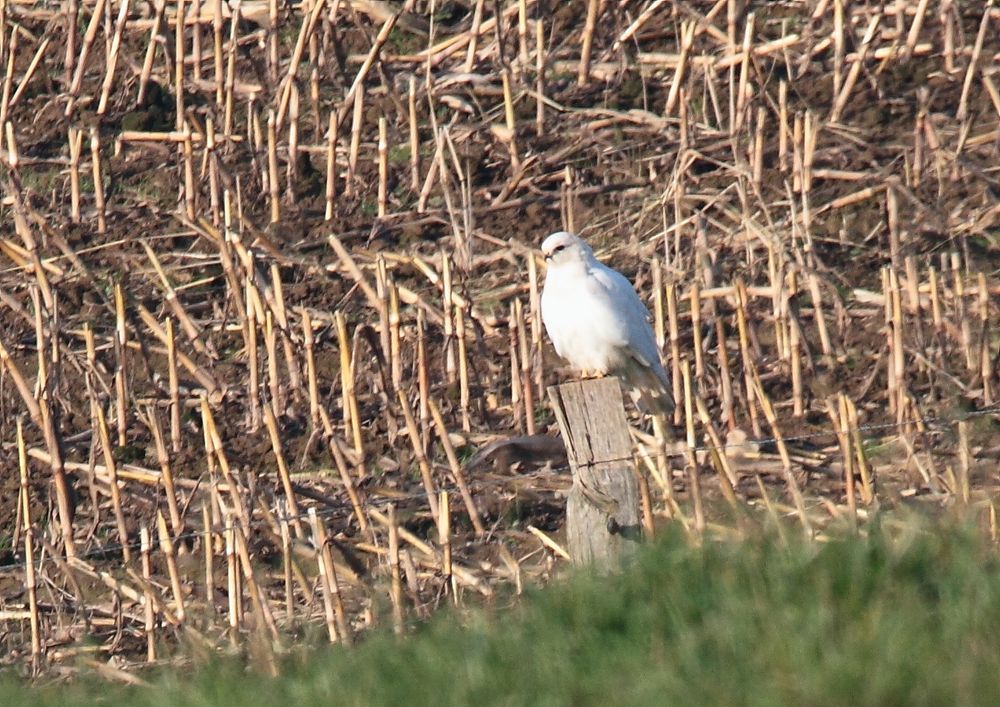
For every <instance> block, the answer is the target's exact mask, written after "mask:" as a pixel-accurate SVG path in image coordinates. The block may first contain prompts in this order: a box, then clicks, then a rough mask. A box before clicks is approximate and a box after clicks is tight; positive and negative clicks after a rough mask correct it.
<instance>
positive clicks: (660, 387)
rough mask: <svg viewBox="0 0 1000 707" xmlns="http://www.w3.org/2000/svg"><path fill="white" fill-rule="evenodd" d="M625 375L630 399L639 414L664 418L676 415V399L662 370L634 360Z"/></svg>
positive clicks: (630, 362)
mask: <svg viewBox="0 0 1000 707" xmlns="http://www.w3.org/2000/svg"><path fill="white" fill-rule="evenodd" d="M625 373H626V375H625V376H624V378H625V384H626V386H627V387H628V394H629V397H630V398H632V402H634V403H635V406H636V407H637V408H638V409H639V412H641V413H644V414H646V415H661V416H663V417H664V418H666V417H669V416H671V415H673V414H674V397H673V396H672V395H671V394H670V388H669V387H668V385H667V381H666V377H667V376H666V372H664V371H663V369H662V368H660V370H659V371H657V370H654V369H653V368H651V367H650V366H648V365H645V364H643V363H642V362H640V361H636V360H634V359H632V360H630V361H629V365H628V370H627V371H626V372H625ZM661 374H662V375H661Z"/></svg>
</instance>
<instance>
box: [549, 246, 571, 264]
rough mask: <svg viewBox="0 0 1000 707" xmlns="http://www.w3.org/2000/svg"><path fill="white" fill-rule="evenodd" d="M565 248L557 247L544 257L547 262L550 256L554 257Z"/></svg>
mask: <svg viewBox="0 0 1000 707" xmlns="http://www.w3.org/2000/svg"><path fill="white" fill-rule="evenodd" d="M565 248H566V246H565V245H557V246H556V247H555V248H553V249H552V252H550V253H549V254H548V255H546V256H545V259H546V260H548V259H549V258H551V257H552V256H554V255H555V254H556V253H558V252H559V251H560V250H564V249H565Z"/></svg>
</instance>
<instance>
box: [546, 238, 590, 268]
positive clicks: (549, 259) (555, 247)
mask: <svg viewBox="0 0 1000 707" xmlns="http://www.w3.org/2000/svg"><path fill="white" fill-rule="evenodd" d="M542 255H544V256H545V262H546V263H548V266H549V267H550V268H551V267H556V266H560V265H568V264H570V263H583V262H586V261H587V260H589V259H590V258H593V256H594V251H592V250H591V249H590V246H589V245H587V244H586V243H584V241H583V240H582V239H581V238H580V237H579V236H576V235H574V234H572V233H567V232H566V231H559V232H557V233H553V234H552V235H551V236H549V237H547V238H546V239H545V240H544V241H542Z"/></svg>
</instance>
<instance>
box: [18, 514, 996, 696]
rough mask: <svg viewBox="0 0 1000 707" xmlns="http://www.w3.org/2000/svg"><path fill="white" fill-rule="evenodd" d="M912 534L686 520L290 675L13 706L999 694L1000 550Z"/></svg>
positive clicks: (77, 691)
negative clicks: (752, 530)
mask: <svg viewBox="0 0 1000 707" xmlns="http://www.w3.org/2000/svg"><path fill="white" fill-rule="evenodd" d="M895 536H896V537H894V538H892V539H890V538H888V537H887V535H886V534H884V533H881V532H879V531H878V530H877V529H876V530H873V531H872V537H871V538H868V539H861V540H854V539H850V538H846V539H837V540H832V541H828V542H823V543H820V542H816V543H809V544H807V543H797V544H793V545H792V546H791V547H784V546H782V545H781V544H780V543H778V542H777V541H776V540H775V539H774V538H773V537H768V538H757V539H754V540H749V541H745V542H738V543H736V542H733V543H713V542H707V543H706V544H705V546H704V547H703V548H700V549H699V548H695V547H692V546H690V545H689V544H688V543H687V542H686V541H684V540H683V539H682V538H680V537H679V536H678V535H676V534H669V535H668V536H666V537H664V538H663V539H661V540H660V541H659V542H658V543H657V544H656V545H655V546H654V547H652V548H649V549H648V550H646V551H645V552H644V553H643V554H642V556H641V557H640V558H639V559H638V560H637V561H636V562H635V563H634V565H633V566H632V567H631V568H630V569H629V571H627V572H625V573H622V574H621V575H619V576H614V577H605V578H601V577H591V576H584V575H578V576H575V577H572V578H571V579H569V580H567V581H564V582H560V583H558V584H557V585H555V586H552V587H550V588H548V589H545V590H541V591H537V592H535V593H533V595H531V596H530V597H528V598H527V599H526V600H525V601H524V602H523V603H522V604H520V605H519V606H518V608H503V609H501V608H494V609H491V610H487V611H481V612H475V613H473V614H472V616H471V617H468V616H466V617H463V618H462V620H461V621H459V620H456V617H455V615H451V616H443V615H439V617H438V618H437V619H435V620H433V621H431V622H430V623H429V624H427V625H425V626H423V627H422V628H420V629H418V630H417V631H416V632H415V633H413V634H411V635H410V636H408V637H407V638H405V639H403V640H396V639H394V638H393V637H392V636H391V635H387V634H381V635H377V636H374V637H372V638H370V639H369V640H367V641H365V642H364V643H363V644H362V645H361V646H359V647H357V648H355V649H354V650H350V651H346V650H340V649H317V650H315V651H308V652H307V653H308V657H299V658H296V659H289V661H288V662H287V663H286V664H285V665H283V676H282V678H281V679H279V680H272V679H268V678H265V677H262V676H259V675H257V674H255V673H252V672H248V671H246V670H245V669H244V668H243V667H242V666H241V665H240V664H237V663H236V662H227V661H220V662H218V663H216V664H212V665H208V666H203V667H201V668H199V669H198V670H195V671H191V670H181V669H177V670H174V671H171V672H169V673H168V672H166V671H164V672H163V673H161V674H160V675H156V676H147V677H149V678H150V679H151V680H153V682H154V683H155V688H154V689H134V688H129V689H126V688H119V687H111V686H108V685H105V684H101V683H97V682H90V681H88V680H83V681H79V682H76V683H73V684H70V685H69V686H63V687H61V688H58V689H42V690H37V689H36V690H34V691H32V692H31V693H29V692H27V691H26V689H25V688H23V687H21V686H19V685H16V684H14V683H10V682H8V683H7V684H6V686H4V685H0V703H4V704H19V703H22V702H26V701H27V700H29V699H30V701H31V703H32V704H33V705H48V704H53V705H55V704H82V703H87V702H94V703H103V704H146V705H174V704H178V705H180V704H183V705H241V706H242V707H246V706H247V705H252V704H283V705H295V706H296V707H298V706H299V705H313V704H316V705H326V704H482V703H485V704H504V705H508V704H510V705H522V704H530V705H536V704H540V705H569V704H574V705H576V704H640V705H647V704H648V705H670V704H677V705H730V704H745V705H910V704H912V705H973V704H983V705H987V704H995V703H996V696H997V695H998V694H1000V648H998V639H997V637H998V636H1000V562H998V556H997V554H996V550H995V548H993V547H990V546H988V544H986V543H985V542H983V541H981V540H978V539H976V536H975V534H974V533H971V532H967V531H963V530H954V529H942V528H939V527H937V526H933V527H925V528H924V529H922V530H921V531H919V532H918V531H915V530H908V531H902V532H897V533H895ZM458 624H461V626H460V625H458ZM5 693H6V694H5Z"/></svg>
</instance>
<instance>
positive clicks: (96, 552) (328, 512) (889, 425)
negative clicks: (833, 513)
mask: <svg viewBox="0 0 1000 707" xmlns="http://www.w3.org/2000/svg"><path fill="white" fill-rule="evenodd" d="M994 414H1000V406H997V407H991V408H984V409H982V410H974V411H972V412H969V413H966V414H964V415H959V416H955V417H943V416H938V417H925V418H920V419H919V420H916V421H914V420H910V421H908V422H884V423H873V424H870V425H859V426H858V427H856V428H850V429H848V430H847V431H848V432H851V433H853V432H873V431H881V430H887V429H894V428H900V427H904V426H908V425H912V424H915V423H916V422H920V423H923V424H924V425H927V426H928V427H934V426H937V427H945V426H949V425H952V424H955V423H958V422H965V421H966V420H970V419H972V418H976V417H983V416H986V415H994ZM830 434H831V433H830V432H812V433H808V434H802V435H793V436H790V437H780V438H779V437H765V438H761V439H754V440H747V441H745V442H733V443H730V444H723V445H720V446H717V447H713V446H709V445H707V446H698V447H692V448H691V449H687V448H686V447H685V449H683V450H664V452H663V453H664V454H665V455H666V456H670V457H679V456H684V455H687V454H689V453H691V452H708V451H712V449H716V450H719V451H722V450H725V449H734V448H740V447H759V446H761V445H765V444H773V443H777V442H802V441H806V440H810V439H816V438H819V437H829V436H830ZM633 459H634V457H633V456H632V455H629V456H627V457H618V458H612V459H604V460H602V463H607V462H612V463H613V462H623V461H632V460H633ZM570 469H571V466H570V465H569V464H565V465H562V466H558V467H551V468H550V469H549V471H550V472H560V471H569V470H570ZM521 478H524V477H521ZM509 483H510V481H509V480H508V479H496V480H480V481H477V482H476V485H477V486H479V487H480V488H482V487H485V486H506V485H509ZM440 490H441V489H439V490H438V492H436V493H439V492H440ZM447 490H448V491H449V492H455V491H457V490H458V488H457V486H452V487H451V488H449V489H447ZM428 495H429V494H428V492H427V491H416V492H413V493H409V494H401V495H399V496H396V497H394V498H385V499H371V500H368V501H367V504H366V505H367V507H369V508H370V507H373V506H375V507H377V508H381V507H385V506H387V505H389V504H391V503H396V502H398V501H412V500H418V499H422V498H427V497H428ZM313 511H314V512H315V514H316V515H317V516H319V517H322V518H328V517H332V516H334V515H337V514H345V515H353V513H354V510H353V509H352V508H349V507H346V505H345V507H341V508H332V507H331V508H325V509H322V510H317V509H313ZM309 515H310V514H309V511H308V510H307V511H304V512H302V513H297V514H290V515H280V514H278V515H273V516H272V517H273V518H274V520H276V521H277V522H283V523H285V522H293V521H296V520H308V519H309ZM265 526H270V522H269V521H268V520H267V519H266V518H260V519H258V520H251V521H250V523H249V525H248V526H247V528H245V529H246V530H251V529H255V528H261V527H265ZM235 527H241V526H239V525H237V526H235ZM228 529H229V528H228V527H225V528H219V527H217V526H213V527H212V529H211V532H212V533H221V532H225V531H226V530H228ZM204 534H205V529H201V530H197V531H195V530H192V531H190V532H186V533H180V534H179V535H176V536H174V537H173V538H172V539H173V541H174V542H178V541H181V540H193V539H195V538H200V537H202V536H203V535H204ZM140 546H141V545H140V542H138V541H136V542H131V543H126V544H124V545H123V544H121V543H116V544H113V545H105V546H103V547H100V548H95V549H93V550H90V551H88V552H86V553H83V554H82V555H78V556H77V557H78V558H79V559H82V560H86V559H90V558H93V557H98V556H101V555H108V554H114V553H117V552H121V551H122V549H123V548H125V547H128V548H129V549H130V550H135V549H139V548H140ZM22 567H24V563H23V562H12V563H9V564H4V565H0V572H3V571H6V570H12V569H20V568H22Z"/></svg>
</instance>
